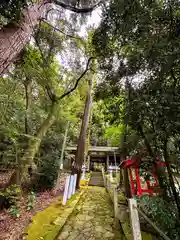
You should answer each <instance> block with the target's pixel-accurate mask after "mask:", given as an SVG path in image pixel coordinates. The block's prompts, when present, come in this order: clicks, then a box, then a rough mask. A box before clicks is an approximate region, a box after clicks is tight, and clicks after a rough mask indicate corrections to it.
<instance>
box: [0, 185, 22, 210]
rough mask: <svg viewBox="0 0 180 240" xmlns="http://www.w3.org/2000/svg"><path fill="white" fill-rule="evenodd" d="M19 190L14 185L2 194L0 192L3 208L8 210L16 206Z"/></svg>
mask: <svg viewBox="0 0 180 240" xmlns="http://www.w3.org/2000/svg"><path fill="white" fill-rule="evenodd" d="M20 193H21V189H20V187H19V186H18V185H16V184H14V185H11V186H9V187H7V188H6V190H5V191H4V192H0V196H1V197H3V198H4V207H6V208H9V207H10V206H12V205H16V203H17V201H18V199H19V196H20Z"/></svg>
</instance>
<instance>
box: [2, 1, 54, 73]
mask: <svg viewBox="0 0 180 240" xmlns="http://www.w3.org/2000/svg"><path fill="white" fill-rule="evenodd" d="M50 2H51V1H50V0H41V1H39V3H37V4H34V5H31V6H29V7H27V8H26V9H24V10H23V11H22V16H21V20H20V22H19V23H14V22H10V23H8V24H7V25H6V26H4V27H3V28H2V29H1V30H0V76H2V74H4V73H5V72H6V70H7V69H8V68H9V67H10V66H11V64H12V63H13V62H15V61H16V60H17V58H18V55H19V54H20V52H21V51H22V49H23V48H24V46H25V44H26V43H27V42H28V41H29V40H30V38H31V36H32V35H33V33H34V28H35V27H36V26H37V25H38V23H39V21H40V19H41V18H42V17H43V16H44V14H45V13H46V12H47V10H48V8H49V7H50V5H51V4H50Z"/></svg>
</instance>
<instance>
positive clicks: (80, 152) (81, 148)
mask: <svg viewBox="0 0 180 240" xmlns="http://www.w3.org/2000/svg"><path fill="white" fill-rule="evenodd" d="M92 83H93V78H91V80H90V82H89V90H88V93H87V97H86V103H85V107H84V114H83V119H82V125H81V131H80V135H79V140H78V146H77V152H76V157H75V163H74V165H73V169H72V172H73V173H76V174H77V185H76V186H77V188H79V182H80V176H81V168H82V164H83V162H84V159H85V147H86V136H87V129H88V123H89V117H90V110H91V105H92V96H91V95H92Z"/></svg>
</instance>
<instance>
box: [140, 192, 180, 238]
mask: <svg viewBox="0 0 180 240" xmlns="http://www.w3.org/2000/svg"><path fill="white" fill-rule="evenodd" d="M138 201H139V203H140V206H141V207H142V209H143V210H144V212H145V213H146V214H147V215H148V216H149V217H150V218H151V219H152V220H153V221H154V222H155V223H156V224H157V225H158V226H159V227H160V229H161V230H162V231H163V232H164V233H165V234H167V235H168V236H169V237H170V239H176V240H178V239H179V238H180V235H179V233H180V231H179V230H180V228H179V227H177V226H178V224H179V220H178V216H177V215H176V211H175V206H173V205H171V204H170V203H168V202H165V201H164V200H163V199H162V198H160V197H148V196H143V197H141V198H139V199H138Z"/></svg>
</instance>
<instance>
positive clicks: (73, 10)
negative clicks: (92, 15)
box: [53, 0, 104, 13]
mask: <svg viewBox="0 0 180 240" xmlns="http://www.w3.org/2000/svg"><path fill="white" fill-rule="evenodd" d="M53 2H54V3H55V4H56V5H58V6H60V7H62V8H65V9H67V10H70V11H72V12H75V13H89V12H92V11H93V10H94V9H95V8H97V7H99V6H100V5H101V4H102V3H103V2H104V1H103V0H101V1H99V2H98V3H97V4H95V5H94V6H92V7H88V8H76V7H74V6H71V5H68V4H66V3H63V2H60V1H59V0H54V1H53Z"/></svg>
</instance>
